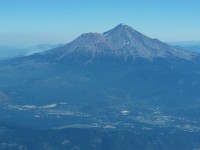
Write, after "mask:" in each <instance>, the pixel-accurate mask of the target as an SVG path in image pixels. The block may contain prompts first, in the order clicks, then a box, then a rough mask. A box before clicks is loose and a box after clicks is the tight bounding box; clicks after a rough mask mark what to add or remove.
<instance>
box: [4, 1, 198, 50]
mask: <svg viewBox="0 0 200 150" xmlns="http://www.w3.org/2000/svg"><path fill="white" fill-rule="evenodd" d="M199 7H200V0H0V44H1V45H10V46H22V47H23V46H29V45H35V44H41V43H51V44H54V43H67V42H70V41H71V40H73V39H74V38H76V37H77V36H79V35H80V34H82V33H85V32H100V33H101V32H104V31H107V30H109V29H111V28H113V27H115V26H116V25H118V24H119V23H125V24H127V25H130V26H132V27H133V28H134V29H136V30H138V31H140V32H142V33H143V34H145V35H147V36H150V37H152V38H158V39H160V40H162V41H167V42H168V41H191V40H195V41H200V9H199Z"/></svg>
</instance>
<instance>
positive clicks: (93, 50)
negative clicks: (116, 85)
mask: <svg viewBox="0 0 200 150" xmlns="http://www.w3.org/2000/svg"><path fill="white" fill-rule="evenodd" d="M54 52H55V53H57V54H56V55H57V56H59V57H60V58H65V57H68V54H72V53H74V52H75V53H77V52H78V53H85V54H90V55H91V57H92V58H95V56H96V55H111V56H123V57H125V58H127V57H131V58H133V59H134V58H137V57H142V58H146V59H149V60H152V59H154V58H167V57H178V58H183V59H191V58H192V57H193V54H192V53H191V52H186V51H184V50H181V49H178V48H175V47H172V46H169V45H167V44H165V43H163V42H161V41H159V40H157V39H152V38H149V37H147V36H145V35H143V34H142V33H140V32H138V31H136V30H134V29H133V28H132V27H130V26H127V25H124V24H119V25H118V26H116V27H115V28H113V29H111V30H109V31H107V32H104V33H103V34H100V33H86V34H82V35H81V36H80V37H78V38H77V39H75V40H74V41H72V42H71V43H69V44H66V45H64V46H62V47H59V48H56V49H55V50H54Z"/></svg>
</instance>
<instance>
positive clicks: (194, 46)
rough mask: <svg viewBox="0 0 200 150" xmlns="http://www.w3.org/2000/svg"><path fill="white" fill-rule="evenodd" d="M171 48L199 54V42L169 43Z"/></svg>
mask: <svg viewBox="0 0 200 150" xmlns="http://www.w3.org/2000/svg"><path fill="white" fill-rule="evenodd" d="M169 44H170V45H172V46H176V47H179V48H180V47H181V48H183V49H185V50H189V51H192V52H200V42H199V41H183V42H171V43H169Z"/></svg>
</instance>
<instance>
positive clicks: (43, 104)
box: [0, 24, 200, 150]
mask: <svg viewBox="0 0 200 150" xmlns="http://www.w3.org/2000/svg"><path fill="white" fill-rule="evenodd" d="M199 75H200V54H199V53H196V52H191V51H186V50H184V48H180V47H176V46H170V45H168V44H166V43H163V42H161V41H159V40H158V39H152V38H149V37H147V36H145V35H143V34H142V33H140V32H138V31H136V30H134V29H133V28H132V27H129V26H127V25H123V24H120V25H118V26H116V27H115V28H113V29H111V30H109V31H107V32H104V33H102V34H100V33H86V34H82V35H81V36H79V37H78V38H77V39H75V40H74V41H72V42H70V43H68V44H65V45H62V46H59V47H57V48H54V49H51V50H48V51H44V52H41V53H36V54H32V55H29V56H23V57H16V58H13V59H7V60H2V61H0V102H1V104H0V113H1V116H0V121H1V122H3V123H5V122H6V123H10V124H14V125H17V126H22V127H23V128H20V129H21V130H22V129H23V130H25V129H24V128H29V129H27V130H25V131H26V133H25V137H27V136H28V135H30V136H29V137H32V136H31V135H34V137H36V138H37V137H41V140H40V141H38V140H35V141H37V144H39V145H44V144H46V147H45V148H44V147H42V148H43V149H48V148H49V147H50V148H51V147H54V148H55V147H56V146H55V145H51V144H52V143H53V142H52V140H53V141H54V138H50V137H54V136H53V135H55V137H58V138H56V142H58V143H59V142H60V143H62V142H64V144H66V145H64V146H63V145H62V144H60V143H59V144H58V145H59V148H58V149H66V147H67V148H68V149H87V150H88V149H108V150H110V149H112V147H113V146H115V147H116V148H115V149H120V148H121V149H127V150H132V149H163V150H167V149H198V148H199V147H200V144H199V143H198V142H197V141H198V140H197V139H199V138H200V118H199V113H200V110H199V106H200V100H199V97H200V92H199V91H200V78H199ZM7 128H8V129H11V130H8V131H10V132H9V134H7V133H6V134H4V137H3V138H2V139H0V146H1V144H2V143H6V141H5V140H4V139H6V138H7V137H8V136H9V139H10V141H11V142H10V143H13V141H14V137H13V138H12V136H11V135H15V136H17V135H18V132H16V130H17V129H16V128H15V127H14V128H11V127H9V126H8V127H7ZM30 128H31V129H30ZM33 129H34V130H35V129H37V130H38V131H40V132H39V133H38V132H34V130H33ZM44 129H45V130H44ZM46 130H48V131H49V133H50V134H49V135H51V136H50V137H49V138H47V137H48V136H47V135H48V134H46V132H45V131H46ZM0 131H2V132H3V130H0ZM6 131H7V130H6ZM43 132H44V134H42V135H40V133H43ZM73 132H74V133H73ZM27 133H28V134H27ZM34 133H35V134H34ZM62 133H66V134H64V135H63V134H62ZM77 133H80V134H78V135H77ZM67 135H73V136H70V137H71V138H70V137H69V136H67ZM42 137H43V138H42ZM86 137H87V138H86ZM91 137H92V138H91ZM110 137H112V138H110ZM114 137H115V138H114ZM158 137H159V138H158ZM77 139H79V140H80V139H84V140H86V141H85V142H81V141H80V142H78V143H77ZM169 139H174V140H172V141H171V140H169ZM188 139H191V140H190V141H189V142H188ZM176 140H177V141H178V142H174V141H176ZM41 141H44V143H41ZM121 141H124V142H123V143H126V144H123V143H121ZM125 141H126V142H125ZM17 143H18V145H17V146H20V145H23V147H28V146H30V145H31V144H30V143H28V142H27V141H26V140H25V139H21V141H17ZM49 143H51V144H49ZM69 143H71V145H70V144H69ZM84 143H88V144H87V145H85V144H84ZM132 143H134V144H132ZM177 143H178V147H177ZM180 143H181V144H180ZM4 145H5V144H4ZM58 145H57V146H58ZM11 146H12V145H11ZM31 146H33V147H34V145H31ZM117 147H118V148H117ZM42 148H40V149H42ZM30 149H31V148H30ZM32 149H34V148H32ZM38 149H39V148H38Z"/></svg>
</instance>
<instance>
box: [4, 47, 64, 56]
mask: <svg viewBox="0 0 200 150" xmlns="http://www.w3.org/2000/svg"><path fill="white" fill-rule="evenodd" d="M59 46H61V44H60V45H51V44H40V45H36V46H32V47H28V48H14V47H8V46H3V45H0V59H8V58H13V57H19V56H28V55H31V54H34V53H39V52H42V51H45V50H50V49H53V48H56V47H59Z"/></svg>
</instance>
